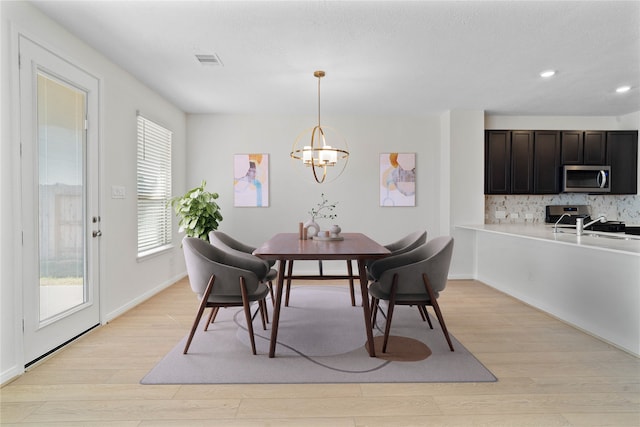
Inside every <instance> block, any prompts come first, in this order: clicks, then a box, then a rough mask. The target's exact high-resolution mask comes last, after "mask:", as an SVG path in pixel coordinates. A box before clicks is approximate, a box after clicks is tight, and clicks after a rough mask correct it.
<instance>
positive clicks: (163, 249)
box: [136, 244, 175, 262]
mask: <svg viewBox="0 0 640 427" xmlns="http://www.w3.org/2000/svg"><path fill="white" fill-rule="evenodd" d="M174 247H175V246H174V245H173V244H169V245H164V246H160V247H158V248H154V249H151V250H148V251H145V252H140V253H139V254H138V256H137V258H136V261H137V262H142V261H145V260H147V259H150V258H155V257H157V256H159V255H163V254H165V253H167V252H170V251H172V250H173V248H174Z"/></svg>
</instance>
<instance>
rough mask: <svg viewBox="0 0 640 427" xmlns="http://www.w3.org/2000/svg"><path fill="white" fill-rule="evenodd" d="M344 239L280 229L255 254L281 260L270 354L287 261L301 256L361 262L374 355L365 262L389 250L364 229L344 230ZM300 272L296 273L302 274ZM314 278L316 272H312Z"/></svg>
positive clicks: (273, 349) (273, 348)
mask: <svg viewBox="0 0 640 427" xmlns="http://www.w3.org/2000/svg"><path fill="white" fill-rule="evenodd" d="M340 237H342V240H314V239H306V240H302V239H300V236H299V234H298V233H279V234H276V235H275V236H273V237H272V238H271V239H269V240H268V241H266V242H265V243H264V244H262V246H260V247H259V248H257V249H256V250H255V251H254V252H253V254H254V255H256V256H258V257H260V258H262V259H265V260H275V261H278V263H279V265H278V281H277V285H276V296H275V298H276V301H275V307H274V311H273V322H272V325H271V342H270V346H269V357H275V352H276V343H277V339H278V322H279V321H280V308H281V306H282V294H283V290H284V283H285V279H287V278H288V277H287V263H292V262H294V261H298V260H321V261H323V260H346V261H348V262H351V261H352V260H355V261H357V263H358V275H359V278H360V291H361V293H362V313H363V315H364V325H365V330H366V334H367V347H368V351H369V356H371V357H375V355H376V354H375V348H374V343H373V331H372V330H371V309H370V307H369V292H368V278H367V272H366V262H367V261H369V260H374V259H379V258H384V257H386V256H388V255H389V254H390V252H389V250H388V249H387V248H385V247H384V246H382V245H380V244H379V243H377V242H375V241H374V240H372V239H370V238H369V237H367V236H365V235H364V234H362V233H342V234H340ZM300 277H301V276H296V278H300ZM310 277H311V278H313V277H315V276H310Z"/></svg>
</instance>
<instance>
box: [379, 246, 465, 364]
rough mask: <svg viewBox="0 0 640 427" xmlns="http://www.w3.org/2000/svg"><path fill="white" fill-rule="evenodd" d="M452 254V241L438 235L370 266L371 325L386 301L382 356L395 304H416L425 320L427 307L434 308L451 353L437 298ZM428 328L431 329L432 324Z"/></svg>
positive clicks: (442, 288) (442, 287) (449, 340)
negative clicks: (382, 302) (371, 280)
mask: <svg viewBox="0 0 640 427" xmlns="http://www.w3.org/2000/svg"><path fill="white" fill-rule="evenodd" d="M452 254H453V238H452V237H449V236H441V237H436V238H435V239H432V240H430V241H429V242H427V243H425V244H423V245H421V246H419V247H417V248H416V249H413V250H411V251H409V252H404V253H401V254H398V255H394V256H390V257H387V258H382V259H380V260H377V261H375V262H373V263H371V267H370V271H369V273H370V274H371V276H372V277H373V280H374V281H373V283H371V284H370V285H369V294H370V295H371V307H372V308H371V313H372V325H375V319H376V315H377V312H378V309H379V303H380V300H385V301H388V302H389V306H388V310H387V321H386V325H385V330H384V342H383V345H382V352H383V353H384V352H386V351H387V343H388V341H389V331H390V329H391V320H392V318H393V310H394V308H395V306H396V305H416V306H418V307H419V308H420V310H421V313H422V314H424V315H425V316H426V317H427V319H428V314H427V312H426V306H428V305H430V306H431V307H433V310H434V311H435V313H436V316H437V317H438V321H439V322H440V326H441V327H442V332H443V333H444V336H445V338H446V339H447V343H448V344H449V348H450V349H451V351H454V350H453V344H452V343H451V339H450V337H449V332H448V331H447V327H446V325H445V323H444V318H443V317H442V312H441V311H440V306H439V305H438V296H439V295H440V292H442V291H443V290H444V288H445V286H446V285H447V276H448V274H449V266H450V265H451V256H452ZM429 325H430V326H431V322H429Z"/></svg>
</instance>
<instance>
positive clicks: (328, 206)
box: [304, 193, 338, 237]
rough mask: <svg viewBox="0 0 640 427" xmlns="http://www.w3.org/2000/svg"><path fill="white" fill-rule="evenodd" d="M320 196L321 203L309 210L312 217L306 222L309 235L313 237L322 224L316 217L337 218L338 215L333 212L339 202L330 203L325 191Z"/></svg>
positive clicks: (305, 225)
mask: <svg viewBox="0 0 640 427" xmlns="http://www.w3.org/2000/svg"><path fill="white" fill-rule="evenodd" d="M320 198H321V201H320V203H318V204H317V205H316V207H314V208H311V210H310V211H309V212H308V214H309V215H311V219H310V220H308V221H307V222H305V223H304V228H305V229H306V230H307V236H308V237H313V236H315V235H316V234H318V233H319V232H320V226H319V225H318V223H317V222H316V218H323V219H335V218H337V217H338V214H336V213H334V212H333V211H334V209H335V208H336V205H337V204H338V203H337V202H336V203H330V202H329V200H327V196H326V195H325V194H324V193H322V194H320Z"/></svg>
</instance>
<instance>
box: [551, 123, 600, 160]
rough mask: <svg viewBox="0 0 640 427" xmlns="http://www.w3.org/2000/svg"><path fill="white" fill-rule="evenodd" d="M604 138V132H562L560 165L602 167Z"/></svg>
mask: <svg viewBox="0 0 640 427" xmlns="http://www.w3.org/2000/svg"><path fill="white" fill-rule="evenodd" d="M606 136H607V135H606V132H604V131H581V130H580V131H574V130H567V131H562V148H561V164H563V165H604V164H605V161H606V160H605V159H606V141H607V139H606Z"/></svg>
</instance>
